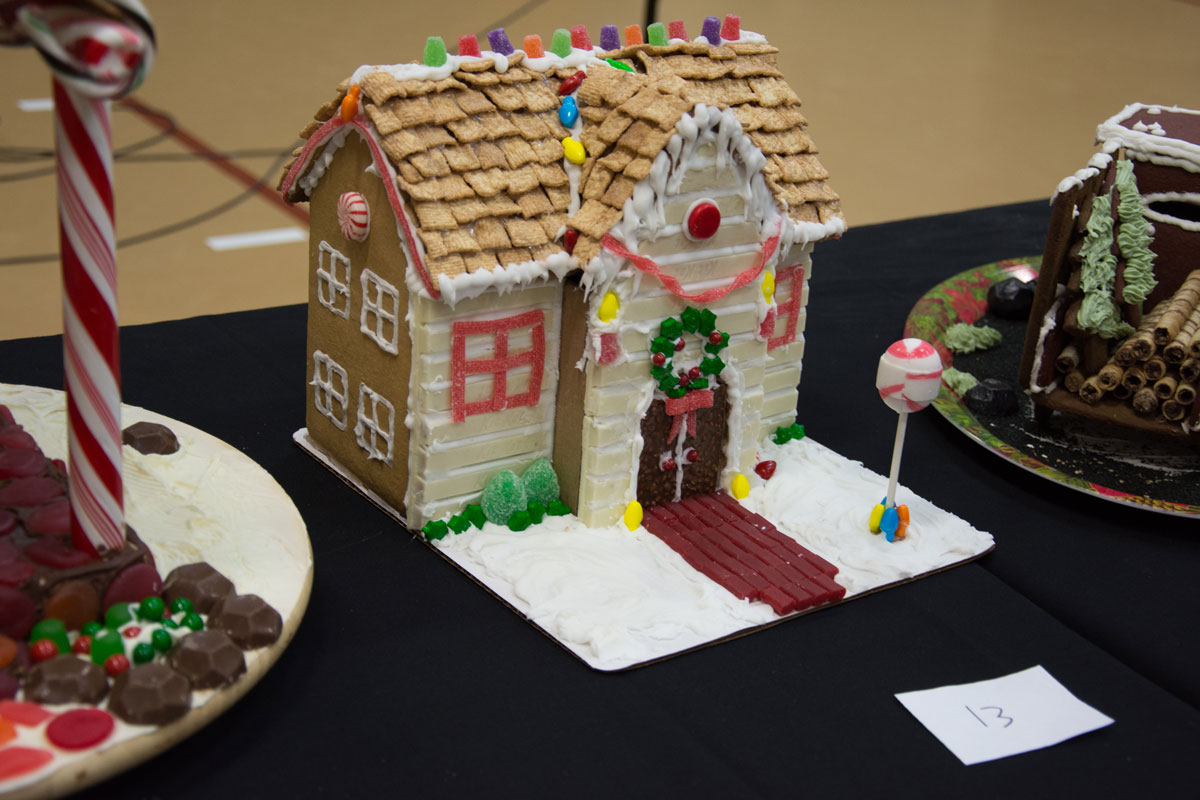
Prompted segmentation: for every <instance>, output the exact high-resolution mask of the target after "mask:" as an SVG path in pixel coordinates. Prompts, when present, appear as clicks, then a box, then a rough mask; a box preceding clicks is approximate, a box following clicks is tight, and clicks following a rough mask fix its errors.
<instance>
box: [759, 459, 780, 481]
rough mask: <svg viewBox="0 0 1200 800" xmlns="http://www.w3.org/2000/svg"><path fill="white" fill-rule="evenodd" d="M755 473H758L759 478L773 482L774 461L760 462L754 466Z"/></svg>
mask: <svg viewBox="0 0 1200 800" xmlns="http://www.w3.org/2000/svg"><path fill="white" fill-rule="evenodd" d="M754 471H755V472H757V473H758V477H760V478H762V479H763V480H764V481H769V480H771V476H772V475H774V474H775V462H774V461H760V462H758V463H757V464H755V465H754Z"/></svg>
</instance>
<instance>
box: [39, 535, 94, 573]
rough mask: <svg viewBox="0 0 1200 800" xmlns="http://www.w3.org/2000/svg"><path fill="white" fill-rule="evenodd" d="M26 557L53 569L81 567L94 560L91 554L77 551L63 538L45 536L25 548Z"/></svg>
mask: <svg viewBox="0 0 1200 800" xmlns="http://www.w3.org/2000/svg"><path fill="white" fill-rule="evenodd" d="M25 555H27V556H29V557H30V558H31V559H33V560H34V561H36V562H37V563H39V564H41V565H43V566H46V567H50V568H51V569H71V568H72V567H81V566H83V565H84V564H86V563H88V562H89V561H91V560H92V555H91V553H85V552H83V551H82V550H76V549H75V548H74V547H71V544H70V543H69V542H68V541H67V540H66V539H65V538H64V537H61V536H44V537H42V538H41V539H38V540H37V541H36V542H33V543H32V544H29V545H28V546H26V548H25Z"/></svg>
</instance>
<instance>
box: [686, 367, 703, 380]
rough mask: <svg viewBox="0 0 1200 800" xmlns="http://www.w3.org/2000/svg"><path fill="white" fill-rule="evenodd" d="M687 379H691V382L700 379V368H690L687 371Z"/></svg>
mask: <svg viewBox="0 0 1200 800" xmlns="http://www.w3.org/2000/svg"><path fill="white" fill-rule="evenodd" d="M688 377H689V378H691V379H692V380H696V379H697V378H699V377H700V368H699V367H692V368H691V369H689V370H688Z"/></svg>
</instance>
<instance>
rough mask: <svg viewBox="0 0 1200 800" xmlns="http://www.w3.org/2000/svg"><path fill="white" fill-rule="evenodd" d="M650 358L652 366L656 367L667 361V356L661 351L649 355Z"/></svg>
mask: <svg viewBox="0 0 1200 800" xmlns="http://www.w3.org/2000/svg"><path fill="white" fill-rule="evenodd" d="M650 360H651V361H653V362H654V366H656V367H661V366H662V365H663V364H665V363H667V357H666V356H665V355H663V354H662V353H655V354H654V355H652V356H650Z"/></svg>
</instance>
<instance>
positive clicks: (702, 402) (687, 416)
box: [666, 389, 713, 442]
mask: <svg viewBox="0 0 1200 800" xmlns="http://www.w3.org/2000/svg"><path fill="white" fill-rule="evenodd" d="M666 404H667V415H668V416H670V417H672V418H673V419H672V420H671V432H670V433H669V434H667V441H668V442H673V441H675V438H676V437H677V436H679V428H680V426H681V425H685V424H686V426H687V435H688V436H692V437H695V435H696V411H698V410H699V409H701V408H712V407H713V393H712V389H695V390H693V391H690V392H688V393H687V394H685V395H684V396H683V397H668V398H667V400H666Z"/></svg>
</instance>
